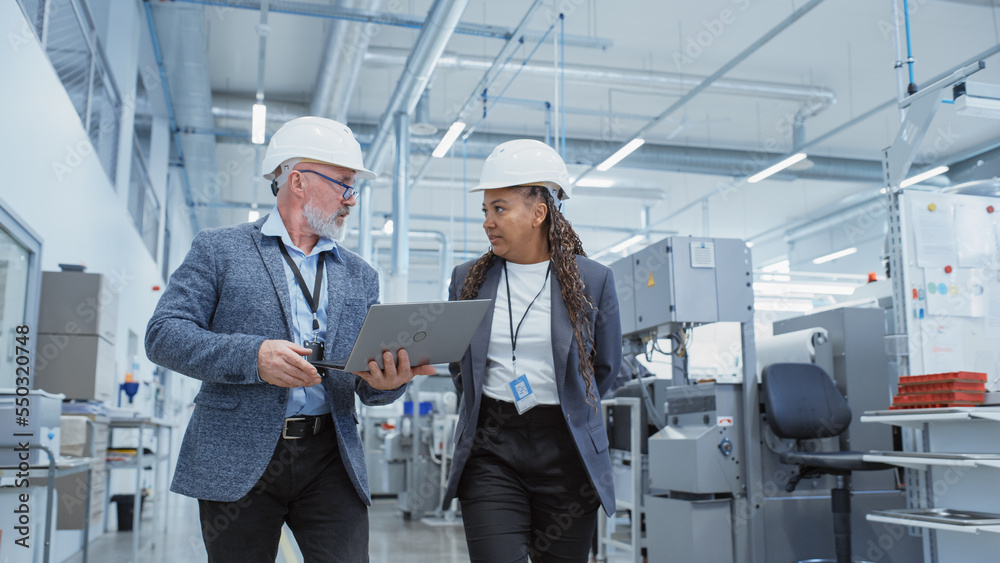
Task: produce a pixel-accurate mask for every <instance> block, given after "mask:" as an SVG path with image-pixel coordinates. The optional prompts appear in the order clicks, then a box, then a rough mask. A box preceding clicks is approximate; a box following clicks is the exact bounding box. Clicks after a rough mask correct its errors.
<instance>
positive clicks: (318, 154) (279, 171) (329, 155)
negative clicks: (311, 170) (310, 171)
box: [260, 117, 375, 195]
mask: <svg viewBox="0 0 1000 563" xmlns="http://www.w3.org/2000/svg"><path fill="white" fill-rule="evenodd" d="M299 162H318V163H320V164H333V165H335V166H341V167H343V168H349V169H351V170H354V171H355V172H356V173H357V175H356V178H358V179H362V180H374V179H375V173H374V172H372V171H371V170H368V169H367V168H365V165H364V163H363V162H362V160H361V145H360V144H358V141H357V139H355V138H354V133H353V132H352V131H351V128H350V127H348V126H346V125H344V124H343V123H340V122H339V121H334V120H332V119H326V118H325V117H299V118H297V119H293V120H291V121H289V122H288V123H285V124H284V125H282V126H281V128H280V129H278V130H277V131H276V132H275V133H274V135H272V136H271V141H270V142H269V143H268V144H267V152H266V153H264V161H263V163H262V164H261V167H260V168H261V175H262V176H264V178H265V179H267V180H271V191H272V192H273V193H274V195H278V189H279V188H280V187H281V186H283V185H285V182H287V181H288V173H289V172H291V170H292V167H294V166H295V165H296V164H298V163H299Z"/></svg>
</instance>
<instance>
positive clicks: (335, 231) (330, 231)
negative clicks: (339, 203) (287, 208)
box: [302, 201, 347, 243]
mask: <svg viewBox="0 0 1000 563" xmlns="http://www.w3.org/2000/svg"><path fill="white" fill-rule="evenodd" d="M340 211H341V209H337V211H335V212H333V213H331V214H330V215H328V216H326V217H324V216H323V212H322V211H320V210H319V208H318V207H316V206H315V205H313V203H312V201H310V202H308V203H306V206H305V208H304V209H303V210H302V215H304V216H305V218H306V223H308V225H309V228H310V229H312V232H313V233H315V234H317V235H319V236H320V237H323V238H328V239H330V240H332V241H333V242H337V243H341V242H344V238H346V237H347V219H346V218H345V219H344V223H343V224H341V225H338V224H337V216H338V215H339V214H340Z"/></svg>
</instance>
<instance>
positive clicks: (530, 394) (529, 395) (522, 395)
mask: <svg viewBox="0 0 1000 563" xmlns="http://www.w3.org/2000/svg"><path fill="white" fill-rule="evenodd" d="M551 271H552V262H549V267H548V268H546V269H545V279H543V280H542V288H541V289H539V290H538V293H536V294H535V298H534V299H532V300H531V303H528V307H527V308H526V309H525V310H524V315H522V316H521V321H520V322H518V323H517V330H515V329H514V307H513V305H512V304H511V299H510V276H509V275H508V274H507V262H506V261H504V263H503V278H504V281H506V282H507V315H508V317H510V362H511V364H512V365H513V366H514V375H515V376H517V377H516V378H515V379H514V380H513V381H511V382H510V390H511V392H512V393H513V395H514V406H516V407H517V414H524V413H526V412H528V410H529V409H531V408H532V407H534V406H536V405H538V397H536V396H535V392H534V391H533V390H532V389H531V384H530V383H528V374H526V373H522V374H521V375H517V355H516V352H517V335H518V333H519V332H521V325H522V324H524V319H526V318H528V311H530V310H531V306H532V305H534V304H535V301H537V300H538V297H539V296H540V295H541V294H542V292H543V291H545V284H546V282H548V281H549V273H550V272H551Z"/></svg>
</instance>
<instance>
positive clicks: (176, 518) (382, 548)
mask: <svg viewBox="0 0 1000 563" xmlns="http://www.w3.org/2000/svg"><path fill="white" fill-rule="evenodd" d="M153 508H154V507H153V506H151V505H150V504H147V506H146V509H145V510H143V522H142V532H144V533H143V535H142V536H140V546H139V553H138V557H137V558H136V559H135V560H133V559H132V533H131V532H116V531H111V532H108V533H106V534H104V535H102V536H101V537H99V538H96V539H95V540H94V541H92V542H91V544H90V553H89V561H97V562H100V563H177V562H179V561H185V562H188V561H191V562H194V561H205V560H206V556H205V547H204V545H203V543H202V539H201V528H200V527H199V525H198V503H197V501H195V500H194V499H190V498H187V497H182V496H179V495H175V494H172V493H171V494H170V495H169V497H168V506H167V530H166V532H164V531H162V530H161V531H159V532H158V533H156V534H152V535H150V533H149V532H148V530H149V529H150V528H151V526H152V525H153V518H152V514H153V510H152V509H153ZM369 523H370V533H371V542H370V546H371V547H370V552H371V563H459V562H465V561H468V560H469V556H468V552H467V550H466V547H465V532H464V530H463V529H462V525H461V521H458V522H452V523H445V522H437V521H435V520H434V519H428V520H419V521H414V520H405V519H404V518H403V517H402V515H401V514H400V513H399V511H398V510H396V500H395V499H376V500H375V502H374V504H373V506H372V508H371V510H370V511H369ZM109 527H111V528H113V527H114V522H113V518H112V522H110V523H109ZM287 531H288V530H287V529H286V530H285V532H286V533H287ZM287 539H288V540H289V541H285V540H284V538H283V540H282V543H281V546H280V547H279V550H278V558H277V560H276V562H275V563H301V561H302V558H301V555H300V554H299V551H298V549H297V548H296V546H295V542H294V540H293V539H292V538H291V537H290V536H289V537H288V538H287ZM628 560H630V559H629V558H628V556H627V555H626V554H622V553H619V554H616V555H610V554H609V557H608V562H609V563H618V562H624V561H628ZM82 562H83V555H82V553H77V554H76V555H74V556H72V557H70V558H69V559H67V560H66V563H82Z"/></svg>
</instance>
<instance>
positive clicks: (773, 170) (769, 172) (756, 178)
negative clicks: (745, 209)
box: [747, 152, 806, 184]
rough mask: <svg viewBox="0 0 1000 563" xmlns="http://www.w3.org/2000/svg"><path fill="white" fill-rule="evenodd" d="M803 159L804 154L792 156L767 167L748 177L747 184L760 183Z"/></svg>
mask: <svg viewBox="0 0 1000 563" xmlns="http://www.w3.org/2000/svg"><path fill="white" fill-rule="evenodd" d="M805 158H806V153H804V152H800V153H796V154H793V155H792V156H790V157H788V158H786V159H785V160H782V161H781V162H779V163H777V164H775V165H772V166H769V167H767V168H765V169H763V170H761V171H760V172H758V173H756V174H754V175H753V176H750V177H749V178H747V182H748V183H751V184H756V183H757V182H760V181H761V180H763V179H764V178H768V177H770V176H773V175H774V174H777V173H778V172H781V171H782V170H784V169H785V168H788V167H789V166H791V165H793V164H795V163H796V162H799V161H800V160H805Z"/></svg>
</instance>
